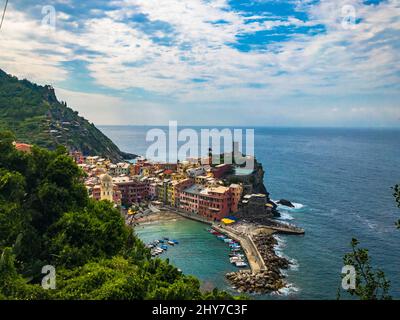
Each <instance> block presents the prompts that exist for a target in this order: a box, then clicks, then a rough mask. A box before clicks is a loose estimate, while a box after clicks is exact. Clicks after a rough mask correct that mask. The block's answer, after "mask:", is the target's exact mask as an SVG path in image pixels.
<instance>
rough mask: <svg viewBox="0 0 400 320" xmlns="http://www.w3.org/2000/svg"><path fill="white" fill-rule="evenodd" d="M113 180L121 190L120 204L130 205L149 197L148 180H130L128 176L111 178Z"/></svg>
mask: <svg viewBox="0 0 400 320" xmlns="http://www.w3.org/2000/svg"><path fill="white" fill-rule="evenodd" d="M113 182H114V184H115V185H117V186H118V188H119V190H120V191H121V197H122V199H121V200H122V204H124V205H128V206H129V205H131V204H132V203H136V202H141V201H143V200H146V199H147V198H148V197H149V183H148V181H140V180H131V178H129V177H118V178H113Z"/></svg>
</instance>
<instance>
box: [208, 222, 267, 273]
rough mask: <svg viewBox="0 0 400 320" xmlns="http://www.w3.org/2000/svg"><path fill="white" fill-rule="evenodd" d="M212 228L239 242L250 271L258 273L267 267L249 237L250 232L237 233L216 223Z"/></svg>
mask: <svg viewBox="0 0 400 320" xmlns="http://www.w3.org/2000/svg"><path fill="white" fill-rule="evenodd" d="M212 228H213V229H214V230H216V231H218V232H219V233H222V234H225V235H227V236H228V237H229V238H231V239H233V240H235V241H237V242H239V243H240V245H241V246H242V248H243V251H244V253H245V255H246V258H247V261H248V262H249V265H250V269H251V272H252V273H258V272H260V271H263V270H266V269H267V267H266V266H265V262H264V260H263V258H262V257H261V254H260V252H259V251H258V249H257V247H256V245H255V244H254V242H253V239H251V235H250V234H243V233H239V232H237V231H236V230H234V229H232V228H230V227H226V226H225V227H222V226H221V225H216V224H213V225H212Z"/></svg>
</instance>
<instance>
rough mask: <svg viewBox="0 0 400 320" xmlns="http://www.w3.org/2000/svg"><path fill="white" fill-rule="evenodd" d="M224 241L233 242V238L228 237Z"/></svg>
mask: <svg viewBox="0 0 400 320" xmlns="http://www.w3.org/2000/svg"><path fill="white" fill-rule="evenodd" d="M224 242H226V243H232V242H233V240H232V239H229V238H226V239H224Z"/></svg>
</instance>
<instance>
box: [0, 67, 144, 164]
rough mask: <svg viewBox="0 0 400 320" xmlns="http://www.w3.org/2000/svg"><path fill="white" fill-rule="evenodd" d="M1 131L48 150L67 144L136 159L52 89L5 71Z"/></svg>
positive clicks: (0, 76)
mask: <svg viewBox="0 0 400 320" xmlns="http://www.w3.org/2000/svg"><path fill="white" fill-rule="evenodd" d="M0 130H11V131H13V132H14V133H15V135H16V137H17V139H18V141H21V142H25V143H30V144H36V145H39V146H41V147H44V148H48V149H55V148H56V146H57V145H64V146H66V147H67V148H68V149H69V150H79V151H82V152H83V153H84V154H85V155H99V156H104V157H108V158H110V159H112V160H113V161H119V160H122V159H132V158H135V157H136V156H135V155H132V154H127V153H124V152H122V151H121V150H119V148H118V147H117V146H116V145H115V144H114V143H113V142H112V141H111V140H110V139H109V138H107V137H106V136H105V135H104V134H103V133H102V132H101V131H100V130H98V129H97V128H96V127H95V126H94V124H92V123H89V122H88V121H87V120H86V119H84V118H83V117H80V116H79V115H78V112H76V111H74V110H72V109H71V108H69V107H67V104H66V103H65V102H60V101H58V100H57V97H56V95H55V92H54V89H53V88H52V87H51V86H39V85H36V84H34V83H31V82H29V81H28V80H18V79H17V78H16V77H13V76H10V75H8V74H6V73H5V72H4V71H2V70H1V69H0Z"/></svg>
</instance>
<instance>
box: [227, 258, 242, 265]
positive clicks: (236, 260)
mask: <svg viewBox="0 0 400 320" xmlns="http://www.w3.org/2000/svg"><path fill="white" fill-rule="evenodd" d="M229 262H230V263H233V264H236V262H243V259H242V258H240V257H232V258H230V259H229Z"/></svg>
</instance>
